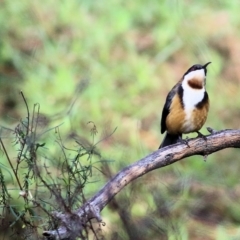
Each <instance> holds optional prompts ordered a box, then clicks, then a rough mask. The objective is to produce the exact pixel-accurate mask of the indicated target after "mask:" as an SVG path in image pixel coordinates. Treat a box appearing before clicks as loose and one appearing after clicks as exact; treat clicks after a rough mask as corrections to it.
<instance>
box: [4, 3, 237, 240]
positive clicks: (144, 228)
mask: <svg viewBox="0 0 240 240" xmlns="http://www.w3.org/2000/svg"><path fill="white" fill-rule="evenodd" d="M238 7H239V6H238V2H237V1H223V0H219V1H211V2H209V1H187V0H185V1H176V0H175V1H174V0H170V1H168V0H163V1H157V0H150V1H141V0H136V1H121V0H108V1H101V0H100V1H91V0H88V1H86V0H85V1H77V0H71V1H61V2H57V1H53V0H49V1H27V0H22V1H17V2H16V1H10V0H3V1H2V2H1V8H0V36H1V38H0V91H1V95H0V99H1V105H0V106H1V107H0V111H1V126H2V128H1V141H2V143H3V144H2V146H1V150H2V152H3V154H1V156H0V158H1V163H0V166H1V168H0V169H1V172H0V181H1V185H2V186H5V185H6V186H7V188H6V189H4V188H2V189H1V191H2V193H1V194H2V195H1V197H2V198H1V199H0V201H1V207H2V208H1V210H2V209H4V208H3V205H4V202H3V201H5V200H4V199H3V196H8V194H9V196H8V197H9V198H8V200H9V203H10V206H11V208H12V209H14V211H15V210H16V211H17V213H18V214H19V213H20V212H23V213H24V214H25V215H24V216H25V217H29V218H26V220H28V221H29V219H31V220H32V218H33V216H34V217H36V216H37V217H38V222H37V223H36V224H37V232H38V233H41V231H42V230H43V229H46V228H48V227H51V226H50V225H49V224H48V223H46V220H45V218H44V219H43V222H44V224H43V222H41V221H40V220H39V217H43V216H44V217H46V216H45V215H44V211H39V212H38V211H37V212H36V215H31V214H30V213H29V212H28V214H29V216H26V213H27V210H28V209H27V210H26V203H25V200H24V197H22V196H20V197H19V192H20V191H21V188H20V187H19V185H18V184H17V179H16V177H15V176H16V175H15V174H14V172H13V171H12V170H13V169H16V166H18V162H17V161H18V160H17V156H18V153H19V150H20V149H21V141H20V138H21V131H19V126H21V128H20V130H22V131H23V130H24V135H23V136H22V137H26V136H28V135H27V134H26V131H27V127H26V126H28V124H32V125H31V127H32V129H33V131H32V132H33V133H34V134H35V135H34V138H30V139H31V141H30V142H31V143H34V146H35V147H36V146H37V145H36V144H39V145H38V149H37V159H38V161H39V162H38V163H39V166H41V171H42V172H43V173H45V174H47V171H50V172H51V175H53V176H57V178H56V179H54V180H56V181H57V180H58V181H60V182H58V183H59V184H61V186H62V187H63V186H64V183H63V182H61V181H64V176H63V175H59V171H60V170H61V168H59V166H64V167H65V169H67V166H66V165H63V164H64V159H65V160H66V159H68V160H69V159H71V160H72V159H74V157H76V156H77V153H79V152H78V151H79V150H80V149H81V151H85V152H86V153H87V154H86V155H84V157H83V158H81V160H79V162H80V163H81V167H84V168H85V167H86V169H87V170H89V172H87V184H85V185H84V195H81V198H80V197H79V198H77V200H76V202H74V204H75V205H74V204H73V206H72V207H73V208H75V207H77V206H80V205H81V203H82V201H83V198H85V199H88V198H89V197H91V196H92V195H93V194H94V193H95V192H96V191H97V190H98V189H99V188H100V187H101V186H102V185H103V184H104V183H105V182H106V180H107V178H109V177H110V176H112V175H114V174H115V173H116V172H118V171H119V170H120V169H121V168H122V167H124V166H127V165H128V164H130V163H132V162H134V161H136V160H138V159H140V158H141V157H143V156H145V155H147V154H148V153H150V152H152V151H154V150H156V149H157V148H158V146H159V143H160V141H161V139H162V137H163V136H161V135H160V131H159V121H160V117H161V110H162V106H163V104H164V101H165V97H166V94H167V93H168V91H169V90H170V88H171V87H172V86H173V85H174V83H175V82H176V81H177V80H179V78H180V77H181V76H182V74H183V73H184V71H185V70H186V69H187V68H188V67H189V66H191V65H193V64H195V63H206V62H207V61H211V62H212V64H211V65H210V66H209V70H208V78H207V89H208V93H209V96H210V100H211V107H210V113H209V117H208V120H207V123H206V124H205V126H210V127H212V128H214V129H225V128H233V129H234V128H239V120H238V119H239V106H240V98H239V97H238V93H239V90H240V84H239V81H240V71H239V68H238V65H239V57H238V52H239V51H240V49H239V44H238V43H239V40H240V39H239V38H240V36H239V31H238V29H239V25H240V19H239V13H238ZM20 91H22V92H23V94H24V96H25V98H26V102H27V105H28V107H29V111H30V115H31V116H30V118H27V116H28V111H27V108H26V102H25V101H24V99H23V96H22V95H21V94H19V93H20ZM34 104H36V105H34ZM38 108H40V110H38ZM34 109H35V110H34ZM34 116H35V117H34ZM29 120H32V122H30V121H29ZM36 122H37V124H35V123H36ZM19 124H20V125H19ZM29 126H30V125H29ZM34 126H35V127H34ZM36 126H37V127H36ZM116 128H117V129H116ZM10 129H11V130H10ZM56 129H57V133H55V131H56ZM91 129H93V131H94V133H95V134H91ZM17 130H18V131H17ZM16 131H17V132H16ZM96 131H97V132H96ZM201 132H202V133H205V134H206V133H207V131H206V129H205V127H204V128H203V129H202V131H201ZM14 134H15V135H14ZM16 134H17V135H16ZM58 134H60V135H58ZM194 136H195V135H194V134H193V135H190V137H194ZM31 137H32V136H31ZM59 137H61V140H60V139H59ZM14 144H15V145H14ZM43 144H44V145H43ZM95 144H96V145H95ZM3 146H5V147H6V151H7V153H8V155H9V159H10V161H11V162H12V164H13V167H14V168H13V169H11V167H10V165H9V159H8V158H6V152H4V149H3ZM92 146H94V147H95V148H94V151H96V152H91V151H92V150H93V148H92ZM25 148H26V149H27V150H28V153H30V149H29V148H28V146H25ZM65 148H66V149H72V150H73V151H72V152H68V153H67V154H66V157H65V158H64V157H63V156H64V152H63V151H62V150H63V149H65ZM238 151H239V150H233V149H230V150H224V151H221V152H219V153H216V154H213V155H211V156H209V157H208V158H207V161H206V162H204V161H203V159H202V157H198V156H196V157H191V158H188V159H186V160H184V161H181V162H179V163H176V164H173V165H172V166H168V167H167V168H165V169H160V170H156V171H154V172H152V173H150V174H147V175H146V176H144V177H142V178H141V179H138V180H136V181H135V182H134V183H133V184H131V185H130V186H128V187H127V188H126V189H125V190H124V191H122V192H121V193H120V194H119V195H118V196H117V197H116V198H115V199H114V201H113V202H112V204H110V206H108V207H107V208H106V209H104V210H103V213H102V214H103V221H104V223H105V224H104V226H102V225H101V226H100V228H101V233H100V232H99V231H97V233H96V235H97V236H98V238H101V237H103V236H104V237H105V238H106V239H129V238H130V237H131V236H136V235H134V234H139V235H138V236H144V239H149V238H152V239H170V240H171V239H182V240H185V239H186V240H187V239H207V240H208V239H209V240H212V239H217V240H224V239H238V238H239V237H240V228H239V222H240V207H239V202H238V199H239V197H240V192H239V170H240V169H239V168H240V167H239V166H240V165H239V164H238V159H239V154H238ZM89 153H91V154H89ZM74 154H76V155H74ZM89 157H90V158H89ZM29 158H31V156H29V155H26V158H25V159H24V161H23V162H22V163H24V164H25V165H24V166H22V165H21V166H19V170H18V173H19V178H20V181H21V184H23V183H24V181H25V184H30V186H31V187H30V192H32V191H33V192H34V191H36V188H35V187H36V186H38V185H44V184H43V182H41V181H40V182H37V183H36V181H35V179H34V177H33V171H34V170H33V169H31V171H32V172H31V174H30V175H31V176H32V177H33V178H26V176H27V175H26V169H30V168H29V166H27V167H28V168H25V167H26V165H27V164H28V163H29ZM44 163H47V164H49V165H48V167H49V168H47V169H45V168H44ZM58 163H59V164H58ZM65 163H66V161H65ZM71 163H73V162H71ZM30 175H29V176H30ZM49 176H50V175H49ZM3 177H4V180H3ZM43 180H44V179H43ZM46 181H47V182H46V184H45V185H44V187H46V186H49V185H51V184H52V183H53V181H52V180H51V179H49V178H46ZM78 183H79V182H78ZM21 184H20V185H21ZM66 185H67V184H66ZM22 186H23V185H22ZM24 186H25V185H24ZM75 186H78V184H76V185H75ZM19 188H20V189H19ZM65 190H66V188H65V187H63V190H62V191H63V192H64V191H65ZM4 191H5V192H4ZM42 191H43V190H42V189H41V190H39V189H38V194H39V197H40V198H41V199H42V195H43V192H44V191H43V192H42ZM3 192H4V194H5V195H3ZM64 193H65V192H64ZM6 194H7V195H6ZM66 199H67V198H66ZM66 199H65V200H66ZM47 200H48V201H47V203H48V204H49V205H46V206H44V207H43V208H42V209H47V210H52V209H54V208H57V209H60V208H61V207H63V205H61V204H59V203H56V202H55V200H54V198H53V197H52V198H50V197H48V199H47ZM66 201H67V200H66ZM78 201H79V202H78ZM39 203H41V204H42V203H43V202H42V201H40V202H39ZM31 206H32V205H31ZM48 207H49V208H48ZM4 211H5V210H4ZM4 211H3V212H2V213H1V225H0V229H1V230H0V234H3V235H1V236H0V238H1V237H2V238H3V237H5V239H7V236H9V235H7V234H14V235H11V236H16V231H15V230H16V229H17V231H19V232H21V231H22V229H24V227H25V226H26V222H25V223H24V221H23V219H22V218H19V217H18V216H19V215H17V214H15V215H16V216H15V215H14V211H13V212H11V210H10V211H9V215H8V216H6V215H5V213H6V212H4ZM40 213H41V214H43V215H40ZM6 217H9V218H8V221H6ZM46 219H47V217H46ZM9 222H10V224H9ZM34 224H35V223H34ZM9 226H11V228H9ZM14 226H18V228H14ZM98 227H99V226H97V229H98ZM6 229H8V230H9V232H8V233H7V231H6ZM13 229H14V230H13ZM3 230H4V231H3ZM39 236H40V235H39ZM95 237H96V236H95ZM23 238H24V236H23ZM89 238H90V239H91V238H94V237H93V236H91V235H89Z"/></svg>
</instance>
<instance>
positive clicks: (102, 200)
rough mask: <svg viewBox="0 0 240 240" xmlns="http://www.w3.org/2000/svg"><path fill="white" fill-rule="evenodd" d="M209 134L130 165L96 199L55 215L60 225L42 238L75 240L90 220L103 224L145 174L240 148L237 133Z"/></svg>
mask: <svg viewBox="0 0 240 240" xmlns="http://www.w3.org/2000/svg"><path fill="white" fill-rule="evenodd" d="M208 131H209V132H210V133H211V134H210V135H208V136H206V137H204V138H203V137H198V138H194V139H189V140H188V145H186V144H184V143H177V144H175V145H171V146H167V147H165V148H162V149H159V150H157V151H155V152H153V153H151V154H150V155H148V156H146V157H144V158H142V159H141V160H139V161H137V162H135V163H133V164H131V165H129V166H128V167H126V168H124V169H123V170H121V171H120V172H119V173H118V174H117V175H115V176H114V177H113V178H112V179H111V180H110V181H109V182H108V183H107V184H106V185H105V186H104V187H103V188H102V189H101V190H100V191H99V192H98V193H96V195H95V196H93V197H92V198H91V199H89V200H88V201H87V203H86V204H84V205H83V206H82V207H81V208H79V209H78V210H77V211H76V212H74V213H70V214H69V213H59V212H57V213H55V217H56V218H57V219H58V220H60V222H61V225H60V226H59V228H58V229H56V230H51V231H45V232H44V233H43V235H44V236H45V237H47V238H49V239H50V238H51V237H56V239H64V238H68V239H74V238H75V237H77V236H80V235H81V231H82V229H83V226H84V225H85V224H86V223H87V222H88V221H89V220H90V219H91V218H96V219H97V220H98V221H99V222H101V221H102V219H101V216H100V212H101V211H102V209H103V208H104V207H105V206H106V205H107V204H108V203H109V202H110V201H111V199H112V198H113V197H114V196H115V195H116V194H117V193H119V192H120V191H121V190H122V189H123V188H124V187H125V186H126V185H128V184H129V183H130V182H132V181H133V180H135V179H136V178H139V177H141V176H143V175H144V174H146V173H148V172H150V171H152V170H154V169H157V168H162V167H165V166H168V165H170V164H172V163H174V162H177V161H179V160H181V159H183V158H186V157H189V156H193V155H202V156H204V160H206V157H207V156H208V155H209V154H212V153H214V152H217V151H220V150H222V149H225V148H230V147H233V148H240V130H229V129H228V130H222V131H215V130H213V129H211V128H208Z"/></svg>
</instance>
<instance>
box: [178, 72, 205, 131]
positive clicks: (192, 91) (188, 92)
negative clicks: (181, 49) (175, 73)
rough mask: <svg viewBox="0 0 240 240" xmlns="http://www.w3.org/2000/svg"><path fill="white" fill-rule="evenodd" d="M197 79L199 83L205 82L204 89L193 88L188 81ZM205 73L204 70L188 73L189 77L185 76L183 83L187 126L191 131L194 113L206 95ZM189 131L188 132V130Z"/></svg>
mask: <svg viewBox="0 0 240 240" xmlns="http://www.w3.org/2000/svg"><path fill="white" fill-rule="evenodd" d="M192 79H196V80H198V81H202V82H203V88H201V89H197V88H192V87H191V86H190V85H189V84H188V81H189V80H192ZM204 82H205V72H204V69H200V70H196V71H193V72H190V73H188V74H187V75H185V76H184V78H183V81H182V88H183V99H182V101H183V105H184V111H185V114H186V119H185V125H186V127H188V128H189V129H191V128H192V127H193V126H192V124H193V123H192V122H191V114H192V111H193V110H194V109H195V107H196V105H197V104H198V103H199V102H201V101H202V100H203V98H204V94H205V86H204ZM186 131H187V130H186Z"/></svg>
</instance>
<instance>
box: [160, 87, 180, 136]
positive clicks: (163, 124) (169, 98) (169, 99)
mask: <svg viewBox="0 0 240 240" xmlns="http://www.w3.org/2000/svg"><path fill="white" fill-rule="evenodd" d="M180 84H181V82H178V83H177V84H176V85H175V86H174V87H173V88H172V90H171V91H170V92H169V93H168V95H167V98H166V102H165V104H164V107H163V110H162V119H161V133H164V132H165V131H166V129H167V127H166V118H167V115H168V114H169V111H170V106H171V103H172V99H173V97H174V96H175V95H176V94H177V91H178V87H179V85H180Z"/></svg>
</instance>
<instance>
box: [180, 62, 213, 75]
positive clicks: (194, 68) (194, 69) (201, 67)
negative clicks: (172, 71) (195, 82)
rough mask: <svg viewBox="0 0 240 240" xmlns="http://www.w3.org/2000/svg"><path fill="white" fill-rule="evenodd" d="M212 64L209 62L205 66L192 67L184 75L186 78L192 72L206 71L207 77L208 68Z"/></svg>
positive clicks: (196, 65)
mask: <svg viewBox="0 0 240 240" xmlns="http://www.w3.org/2000/svg"><path fill="white" fill-rule="evenodd" d="M210 63H211V62H208V63H206V64H205V65H201V64H195V65H193V66H191V67H190V68H189V69H188V70H187V72H186V73H185V74H184V76H185V75H187V74H188V73H190V72H193V71H196V70H200V69H204V71H205V75H207V66H208V65H209V64H210Z"/></svg>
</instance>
